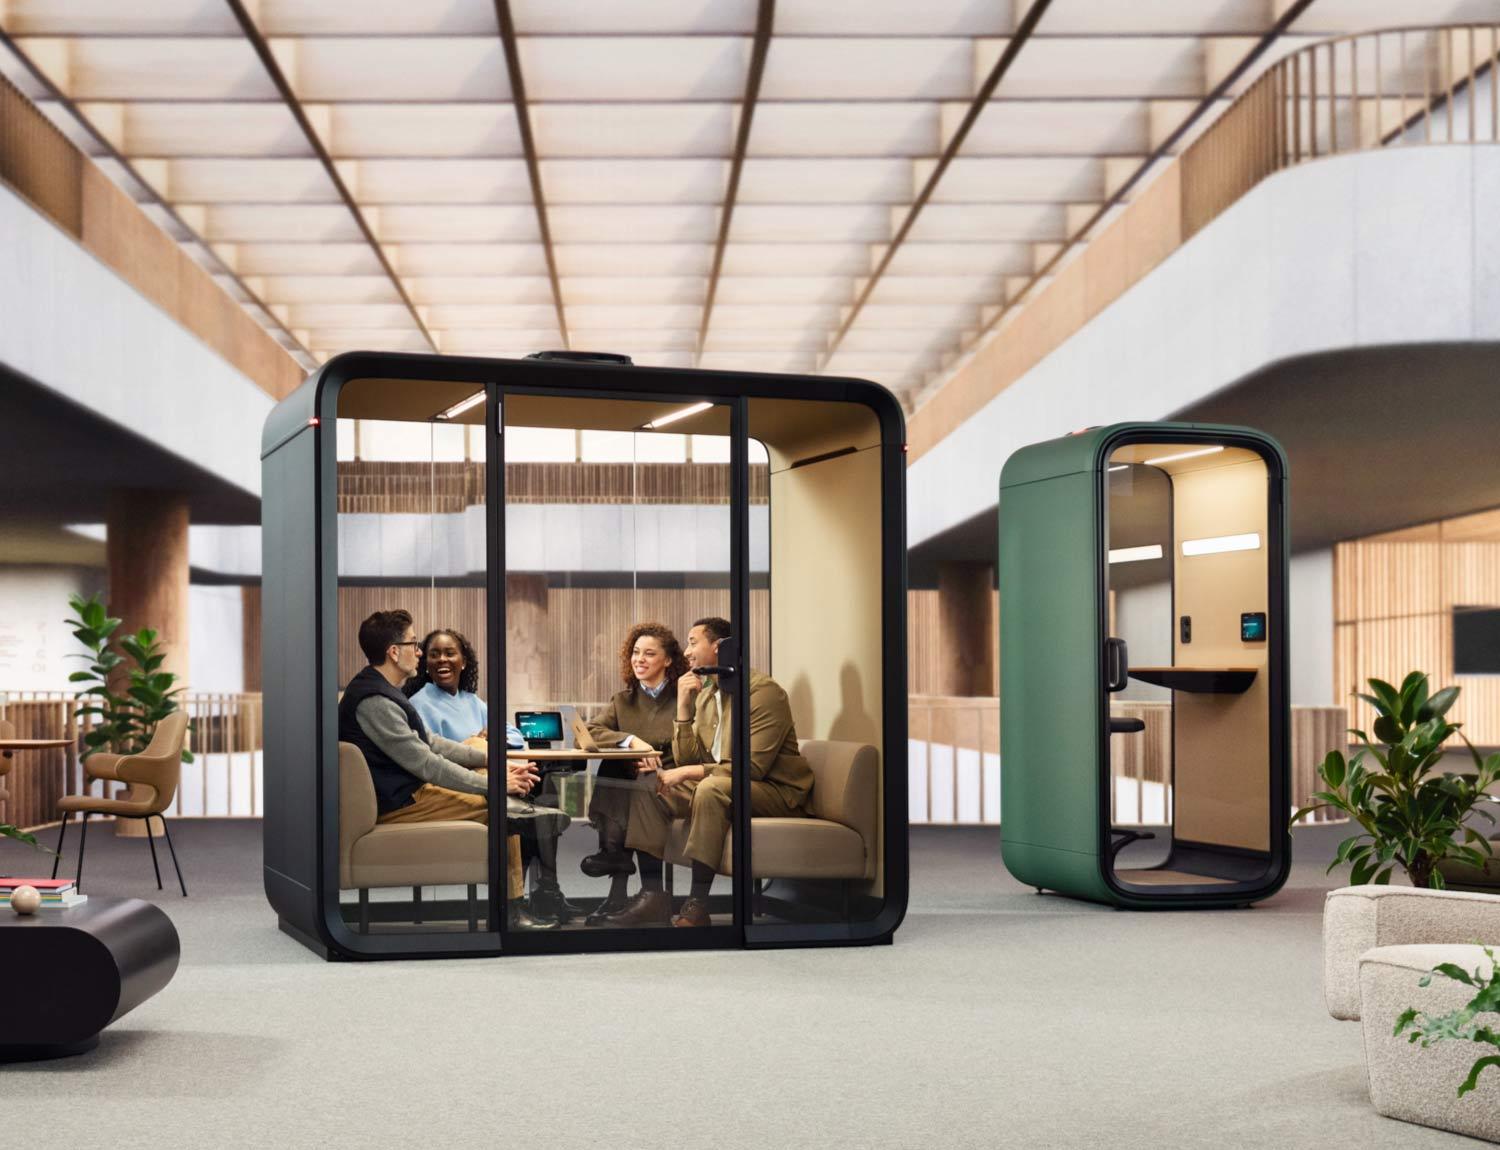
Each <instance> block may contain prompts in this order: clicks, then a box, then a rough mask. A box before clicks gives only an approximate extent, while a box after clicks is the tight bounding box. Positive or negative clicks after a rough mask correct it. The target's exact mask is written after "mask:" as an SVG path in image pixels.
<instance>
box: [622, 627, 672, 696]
mask: <svg viewBox="0 0 1500 1150" xmlns="http://www.w3.org/2000/svg"><path fill="white" fill-rule="evenodd" d="M670 663H671V659H669V658H668V657H667V652H666V650H665V649H664V648H663V647H662V645H661V640H660V639H658V638H657V637H656V636H655V635H642V636H641V637H640V638H639V639H637V640H636V641H635V646H634V647H632V648H631V650H630V669H631V671H633V672H634V673H635V677H636V679H637V680H639V681H640V682H641V683H643V684H644V685H646V686H647V687H653V688H654V687H655V686H656V685H657V684H658V683H660V682H661V680H662V676H663V675H665V674H666V673H667V666H668V664H670Z"/></svg>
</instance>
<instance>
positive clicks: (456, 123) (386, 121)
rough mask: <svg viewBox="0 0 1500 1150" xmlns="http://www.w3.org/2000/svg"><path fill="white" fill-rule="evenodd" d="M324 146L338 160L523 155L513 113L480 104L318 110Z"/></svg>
mask: <svg viewBox="0 0 1500 1150" xmlns="http://www.w3.org/2000/svg"><path fill="white" fill-rule="evenodd" d="M307 111H308V115H309V116H310V117H313V118H314V120H315V121H316V122H319V123H322V124H326V125H327V127H326V128H324V129H322V132H323V143H324V145H325V146H326V147H327V148H328V150H329V152H330V153H332V154H333V155H334V156H336V157H339V158H349V159H359V158H362V157H366V156H370V157H374V156H382V157H409V158H413V159H425V158H429V157H458V156H467V157H511V156H520V155H522V154H523V153H522V150H521V132H520V128H519V127H518V126H517V123H516V110H515V107H514V106H513V105H511V104H508V103H483V104H317V103H309V104H308V105H307Z"/></svg>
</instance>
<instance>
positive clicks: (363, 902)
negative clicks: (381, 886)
mask: <svg viewBox="0 0 1500 1150" xmlns="http://www.w3.org/2000/svg"><path fill="white" fill-rule="evenodd" d="M359 933H360V934H369V933H370V892H369V891H368V890H367V889H365V888H363V887H361V888H360V891H359Z"/></svg>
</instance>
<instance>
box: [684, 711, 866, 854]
mask: <svg viewBox="0 0 1500 1150" xmlns="http://www.w3.org/2000/svg"><path fill="white" fill-rule="evenodd" d="M800 749H801V752H802V756H803V757H804V758H805V759H806V760H807V761H808V764H809V765H810V766H811V767H812V770H813V789H812V796H811V799H810V801H809V804H808V817H806V818H753V819H751V820H750V858H751V863H752V870H753V871H754V872H755V877H756V878H766V879H770V878H809V879H868V878H873V877H874V876H875V866H876V861H877V859H876V843H877V842H878V825H877V824H878V819H879V814H878V812H879V809H880V752H878V751H877V750H876V749H875V748H874V747H872V746H870V745H868V744H864V743H841V742H829V741H827V740H822V739H807V740H804V741H803V743H802V745H801V748H800ZM686 845H687V823H686V822H685V821H683V820H678V821H676V822H674V823H673V824H672V827H671V830H670V831H669V832H668V834H667V861H668V862H672V863H677V864H679V865H685V864H686V863H687V861H688V860H687V856H686V855H684V854H683V849H684V847H685V846H686ZM718 870H719V873H720V874H733V873H734V833H733V832H732V831H731V832H730V834H729V835H728V837H726V838H725V840H724V857H723V858H722V859H720V860H719V867H718Z"/></svg>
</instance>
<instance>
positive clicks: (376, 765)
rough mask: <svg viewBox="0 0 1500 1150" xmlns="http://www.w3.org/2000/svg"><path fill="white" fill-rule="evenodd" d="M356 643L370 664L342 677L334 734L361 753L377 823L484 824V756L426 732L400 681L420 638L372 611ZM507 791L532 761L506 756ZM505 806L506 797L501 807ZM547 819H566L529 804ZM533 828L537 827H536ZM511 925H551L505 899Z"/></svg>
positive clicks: (528, 781) (406, 618)
mask: <svg viewBox="0 0 1500 1150" xmlns="http://www.w3.org/2000/svg"><path fill="white" fill-rule="evenodd" d="M359 647H360V650H361V651H363V652H364V655H365V658H366V659H367V660H368V661H369V666H367V667H366V668H365V669H364V670H362V671H360V672H359V673H358V674H357V675H355V676H354V677H353V678H352V679H350V680H349V684H348V686H346V687H345V688H344V697H343V698H342V699H341V700H340V701H339V740H340V741H341V742H345V743H353V744H354V745H355V746H356V747H358V748H359V749H360V751H361V752H362V753H363V754H364V756H365V762H366V764H368V766H369V768H370V781H371V782H372V783H374V785H375V809H376V817H377V821H378V822H382V823H409V822H433V821H450V820H468V821H473V822H481V823H486V824H487V823H488V822H489V818H490V814H489V797H488V796H489V775H488V773H487V770H486V768H487V767H488V763H489V755H488V753H487V752H486V751H484V750H481V749H480V748H478V747H472V746H468V745H466V744H464V743H457V742H454V741H453V740H452V739H445V738H444V737H443V736H442V735H433V734H429V733H428V731H427V728H426V727H425V726H424V725H423V723H422V717H421V716H420V715H419V714H417V711H416V708H415V707H413V706H412V705H411V700H410V699H408V698H407V697H406V696H405V695H404V694H402V692H401V684H402V683H404V682H406V680H407V679H409V678H411V677H412V676H413V675H414V674H416V671H417V654H418V651H419V649H420V647H421V644H420V643H419V642H418V641H417V638H416V633H415V632H414V631H413V629H412V618H411V614H410V613H409V612H407V611H401V610H396V611H376V612H375V614H373V615H371V616H370V617H369V618H368V619H366V620H365V621H364V622H363V623H361V624H360V625H359ZM505 769H506V783H505V789H506V792H507V794H508V795H524V794H526V793H527V792H529V791H530V790H531V788H532V787H533V786H534V785H535V784H536V781H537V771H536V764H534V763H528V762H519V761H516V760H511V759H507V760H506V764H505ZM510 805H512V802H511V801H510V800H508V801H507V807H509V806H510ZM527 814H528V815H529V816H532V817H541V818H544V819H548V820H550V822H551V825H550V826H549V827H548V828H547V830H549V831H550V832H551V837H552V838H554V839H555V837H556V835H557V834H560V833H561V832H562V830H563V828H564V827H566V826H567V825H568V816H567V815H565V814H564V813H563V812H562V811H551V810H549V809H546V808H540V807H537V808H531V809H529V810H527ZM539 830H540V828H539ZM511 914H512V923H511V925H513V926H520V927H532V928H537V927H548V926H557V925H559V923H558V922H557V920H556V919H553V918H548V917H544V916H534V915H532V914H530V913H529V912H528V911H527V910H526V909H525V908H523V907H519V906H516V905H514V904H513V905H512V907H511Z"/></svg>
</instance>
